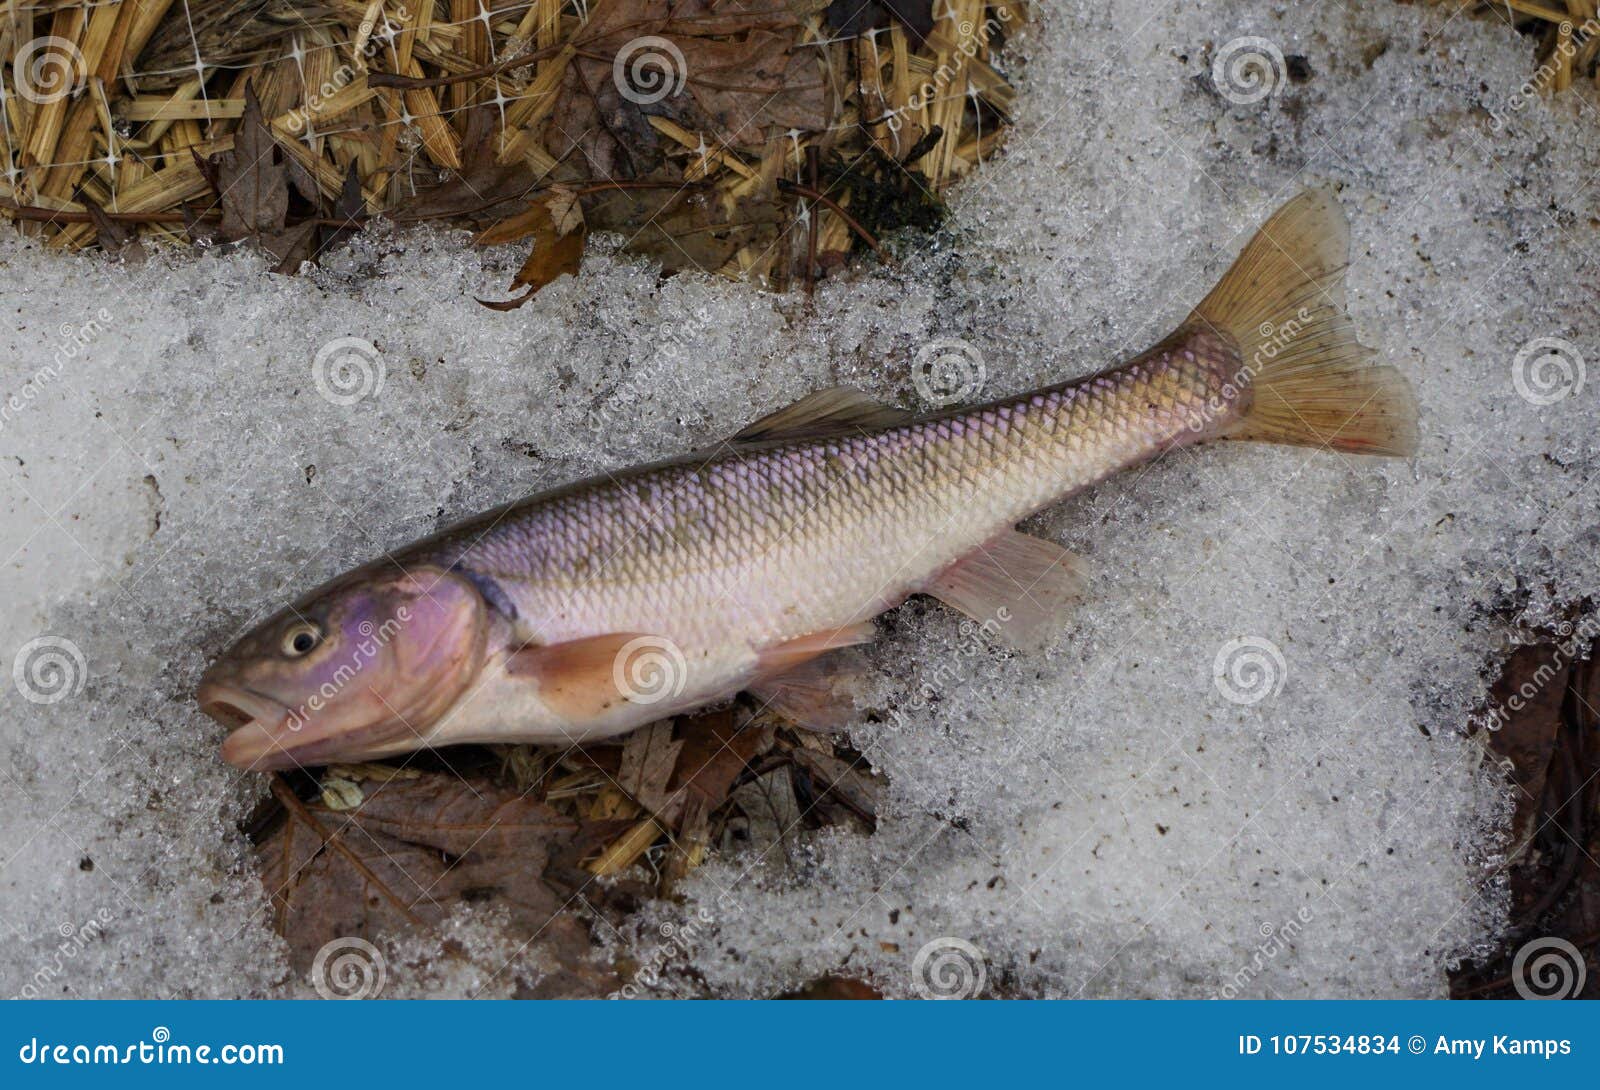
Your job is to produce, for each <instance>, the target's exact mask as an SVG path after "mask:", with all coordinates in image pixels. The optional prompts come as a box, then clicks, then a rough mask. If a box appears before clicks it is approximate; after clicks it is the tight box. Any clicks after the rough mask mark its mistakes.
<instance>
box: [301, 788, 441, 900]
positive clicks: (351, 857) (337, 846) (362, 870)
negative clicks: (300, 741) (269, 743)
mask: <svg viewBox="0 0 1600 1090" xmlns="http://www.w3.org/2000/svg"><path fill="white" fill-rule="evenodd" d="M272 793H273V794H274V795H275V796H277V799H278V801H279V802H281V803H283V805H284V807H285V808H286V809H287V810H288V811H289V813H290V814H291V815H293V816H294V817H295V818H296V819H298V820H299V821H300V822H301V823H302V824H304V825H305V826H307V827H308V828H309V829H311V831H312V832H314V833H316V834H317V837H318V839H320V840H321V841H322V846H323V847H325V848H332V849H333V850H334V851H336V852H338V853H339V854H340V855H342V856H344V858H345V860H346V862H348V863H349V864H350V865H351V866H352V867H354V868H355V869H356V872H357V873H358V874H360V875H361V877H363V878H365V879H366V880H367V881H368V882H371V883H372V884H373V885H374V886H376V887H377V890H378V892H379V893H381V894H383V897H384V900H386V901H388V902H389V903H390V904H391V905H393V906H394V907H395V909H396V910H398V911H399V913H400V914H401V915H402V916H404V917H405V918H406V920H407V921H408V922H409V923H411V924H412V925H413V926H415V927H420V928H423V929H425V930H427V929H429V928H428V923H427V921H426V920H424V919H423V918H422V917H421V916H418V915H417V914H416V913H415V912H413V911H412V910H411V906H410V905H408V904H406V903H405V902H404V901H402V900H401V899H400V897H399V895H398V894H396V893H395V891H394V890H392V889H390V888H389V884H388V883H387V882H385V881H384V880H383V879H382V878H379V877H378V876H377V875H376V874H375V873H373V870H372V868H371V867H369V866H367V864H366V863H365V862H363V861H362V859H361V858H360V856H358V855H356V853H355V852H353V851H351V850H350V847H349V845H347V844H346V843H345V842H344V841H342V840H340V839H339V834H338V833H330V832H328V830H326V829H324V828H323V827H322V822H320V821H318V820H317V816H316V815H315V814H313V813H312V812H311V810H310V808H309V807H307V806H306V804H305V803H303V802H301V801H300V796H298V795H296V794H295V793H294V789H293V788H291V787H290V786H289V781H287V780H285V779H284V778H283V773H281V772H274V773H273V774H272Z"/></svg>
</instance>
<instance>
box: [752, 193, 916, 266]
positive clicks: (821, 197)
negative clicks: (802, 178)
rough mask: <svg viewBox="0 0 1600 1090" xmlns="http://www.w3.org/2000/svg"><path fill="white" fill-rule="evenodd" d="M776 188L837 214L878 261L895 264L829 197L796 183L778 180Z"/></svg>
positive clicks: (863, 228) (837, 203) (868, 234)
mask: <svg viewBox="0 0 1600 1090" xmlns="http://www.w3.org/2000/svg"><path fill="white" fill-rule="evenodd" d="M778 188H779V189H786V190H790V191H792V192H794V193H798V194H800V196H802V197H810V198H811V199H812V200H814V201H820V202H821V203H822V204H823V205H825V206H826V207H828V208H830V209H832V210H833V211H835V212H837V213H838V214H839V218H840V219H842V220H844V222H845V226H846V227H849V228H850V230H852V231H854V232H855V233H856V234H857V235H859V236H860V238H861V241H862V242H865V243H866V244H867V245H868V246H871V247H872V252H873V253H875V254H877V255H878V257H879V259H880V260H882V261H883V262H884V263H885V264H887V265H893V264H894V263H895V260H894V258H892V257H890V256H889V253H888V251H886V250H885V249H884V248H883V247H882V246H879V245H878V240H877V239H875V238H873V237H872V234H871V232H869V231H868V230H867V229H866V228H865V227H863V226H861V225H860V224H859V223H857V222H856V220H855V217H854V216H852V215H851V214H850V213H848V212H846V211H845V210H844V209H843V208H841V207H840V206H839V202H838V201H836V200H834V199H833V198H832V197H829V196H827V195H826V194H824V193H819V192H818V191H817V190H815V189H812V188H811V187H810V186H805V185H800V184H799V183H798V182H789V181H783V180H780V181H779V182H778Z"/></svg>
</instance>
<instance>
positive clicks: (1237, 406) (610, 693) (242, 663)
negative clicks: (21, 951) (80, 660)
mask: <svg viewBox="0 0 1600 1090" xmlns="http://www.w3.org/2000/svg"><path fill="white" fill-rule="evenodd" d="M1343 230H1344V228H1343V219H1342V216H1341V215H1340V214H1339V213H1338V209H1337V205H1336V204H1334V202H1333V201H1332V198H1331V197H1328V196H1327V195H1326V194H1303V195H1302V196H1301V197H1299V198H1296V199H1295V200H1294V201H1291V202H1290V204H1289V205H1286V206H1285V208H1284V209H1282V210H1280V211H1279V213H1277V214H1276V215H1275V216H1274V217H1273V219H1272V220H1270V221H1269V222H1268V224H1267V225H1266V226H1264V227H1263V229H1262V231H1261V233H1260V234H1258V236H1257V238H1256V239H1255V240H1254V241H1253V242H1252V243H1251V244H1250V246H1248V247H1247V248H1246V251H1245V252H1244V254H1243V255H1241V257H1240V259H1239V260H1238V261H1237V262H1236V263H1235V265H1234V268H1233V269H1232V270H1230V272H1229V274H1228V275H1227V276H1226V277H1224V279H1223V281H1222V282H1221V283H1220V284H1219V286H1218V287H1217V288H1216V289H1215V290H1214V291H1213V292H1212V293H1211V295H1210V296H1208V297H1207V299H1206V301H1205V302H1203V303H1202V304H1201V306H1200V307H1198V308H1197V309H1196V311H1195V312H1194V313H1193V314H1192V315H1191V316H1190V318H1189V319H1188V320H1187V321H1185V323H1184V324H1183V325H1182V326H1181V327H1180V328H1179V329H1178V330H1177V331H1175V332H1174V333H1173V334H1172V335H1171V336H1169V337H1167V338H1165V339H1164V340H1163V341H1162V342H1161V343H1160V344H1158V345H1156V346H1155V347H1154V348H1152V349H1150V350H1149V351H1147V352H1145V353H1142V354H1141V355H1139V356H1138V357H1136V358H1134V359H1132V360H1129V361H1127V362H1125V363H1123V364H1121V365H1119V366H1116V367H1113V368H1110V369H1107V370H1105V371H1101V372H1099V373H1097V374H1094V375H1091V376H1089V377H1087V378H1083V379H1079V380H1076V381H1073V382H1067V383H1062V384H1059V385H1055V386H1049V387H1046V388H1044V389H1040V390H1036V391H1032V392H1030V393H1026V394H1021V395H1017V396H1014V397H1009V398H1003V399H1001V400H998V401H994V402H991V403H989V404H986V405H980V406H976V407H970V408H960V409H948V410H944V411H940V412H936V413H932V414H928V415H923V416H915V417H914V416H911V415H910V414H906V413H903V412H901V411H899V410H896V409H893V408H891V407H888V406H884V405H880V404H877V403H874V402H872V401H871V400H870V399H868V398H866V397H865V395H862V394H859V393H857V392H855V391H849V390H842V389H836V390H828V391H823V392H821V393H819V394H815V395H812V396H811V397H809V398H806V399H802V401H800V402H798V403H796V404H795V405H794V406H791V407H789V408H787V409H784V410H780V411H779V412H777V413H774V414H772V415H771V416H769V417H767V418H764V419H763V420H761V421H758V422H756V423H755V424H753V425H751V426H750V427H748V428H746V429H745V430H744V431H742V432H740V433H739V434H738V435H736V436H735V437H734V438H733V439H731V440H729V441H728V442H726V443H723V444H719V445H718V446H716V447H715V448H713V449H711V450H708V451H703V452H700V453H697V454H693V455H689V456H686V457H684V458H680V459H675V460H673V461H671V462H666V463H661V464H657V465H652V466H644V467H638V468H634V469H629V470H624V471H621V472H618V473H615V474H606V475H603V476H601V477H597V478H594V479H591V480H589V481H585V482H581V483H579V484H575V485H570V486H566V487H564V488H560V489H557V490H554V491H552V492H548V493H544V494H541V495H538V496H533V497H530V498H528V499H525V500H522V501H519V502H517V503H514V504H510V505H508V506H506V507H503V508H499V509H497V510H494V511H491V512H488V513H486V514H484V515H481V516H478V517H477V518H474V519H471V520H469V521H467V522H465V523H462V524H460V525H457V526H455V527H452V528H450V529H448V530H446V531H444V532H442V533H440V534H437V535H435V536H434V537H431V538H429V539H427V540H425V541H422V542H419V543H417V544H415V545H412V546H410V547H408V548H405V549H403V550H400V551H399V552H397V553H395V554H393V555H392V556H389V557H386V558H384V559H383V560H382V561H379V562H376V563H374V564H373V565H369V566H368V567H366V568H364V569H360V570H358V571H357V572H355V573H352V574H350V575H347V576H345V577H342V578H341V579H339V580H335V581H334V582H333V583H331V584H329V585H328V586H327V587H324V588H319V589H318V590H317V591H314V592H312V593H311V594H310V595H307V596H306V597H305V598H304V599H302V600H301V601H299V602H297V603H295V604H294V605H293V606H291V607H289V608H288V609H286V610H285V611H283V612H282V613H280V614H279V615H278V616H275V617H274V618H272V619H270V620H269V621H267V622H266V623H265V624H263V625H262V626H260V627H259V628H258V629H257V630H256V631H255V632H254V633H252V634H251V635H250V636H247V637H246V638H245V639H244V640H243V641H241V643H240V644H239V645H238V646H236V647H235V648H234V649H232V650H230V651H229V652H228V653H227V654H225V655H224V656H223V657H222V658H221V659H220V660H219V661H218V663H217V664H216V665H215V666H213V668H212V669H211V670H210V671H208V673H207V675H206V678H205V679H203V683H202V687H201V694H200V699H201V703H202V705H203V706H205V707H207V708H208V710H210V711H211V712H212V714H214V715H217V717H218V718H221V719H223V720H224V721H225V722H228V723H229V724H230V725H233V726H236V727H237V728H238V729H237V730H236V731H235V733H234V735H232V736H230V738H229V739H228V741H227V743H225V746H224V756H225V757H227V758H228V759H229V760H231V761H233V762H234V763H236V764H240V765H242V766H246V767H257V768H265V767H282V766H284V765H288V764H295V763H318V762H321V761H324V760H330V759H355V758H358V757H359V758H365V757H374V756H384V755H388V754H392V753H398V752H404V751H407V750H411V749H416V748H419V747H421V746H425V745H440V744H445V743H453V742H468V741H480V742H481V741H531V742H552V741H564V742H583V741H591V740H594V739H597V738H604V737H608V736H613V735H616V734H620V733H622V732H625V731H627V730H631V729H633V728H635V727H638V726H641V725H643V724H645V723H648V722H651V721H654V720H658V719H661V718H663V717H665V716H668V715H671V714H674V713H676V712H681V711H685V710H688V709H692V708H696V707H700V706H703V705H706V704H708V703H712V702H715V701H718V700H722V699H726V698H728V697H730V696H732V695H734V694H736V693H737V692H739V691H741V690H746V689H748V690H752V691H754V692H756V693H757V695H759V696H762V697H764V698H765V699H767V700H769V701H771V702H772V703H774V704H775V705H776V706H777V708H778V709H779V710H780V711H783V712H784V713H785V714H789V715H791V716H792V717H794V718H796V719H798V720H801V721H802V722H808V723H809V724H811V725H816V726H838V725H841V724H842V723H843V722H845V721H847V718H848V713H849V709H848V701H847V700H845V699H843V698H842V697H841V696H840V694H839V693H838V692H837V691H836V690H835V687H834V686H832V685H831V684H830V682H829V678H828V676H827V670H826V669H825V665H824V664H825V663H827V662H828V661H829V659H828V654H829V652H832V651H836V650H839V649H841V648H843V647H847V646H850V645H852V644H857V643H863V642H866V641H867V640H868V639H870V638H871V625H870V622H871V620H872V618H873V617H875V616H877V615H878V614H880V613H882V612H884V611H886V610H888V609H892V608H894V607H895V606H896V605H898V604H899V603H901V602H902V601H904V600H905V599H906V598H907V597H909V596H910V595H913V594H918V593H926V594H931V595H933V596H935V597H938V598H940V599H942V600H943V601H945V602H947V603H948V604H950V605H952V606H954V607H955V608H957V609H960V610H962V611H963V612H965V613H967V614H968V615H970V616H972V617H973V618H974V619H976V620H978V621H979V622H980V623H982V624H983V625H984V626H985V628H986V630H988V631H990V632H992V633H994V634H995V635H996V636H997V637H998V638H999V639H1001V640H1003V641H1006V642H1010V643H1013V644H1017V645H1020V646H1027V645H1030V644H1034V643H1037V642H1039V641H1040V639H1041V638H1047V637H1048V636H1049V635H1050V634H1051V633H1053V632H1055V631H1058V630H1059V628H1060V625H1061V623H1062V614H1063V610H1064V606H1065V603H1066V602H1067V601H1068V599H1070V598H1071V597H1072V596H1073V594H1075V593H1076V592H1077V589H1078V586H1079V583H1080V578H1079V576H1078V565H1077V564H1076V563H1075V561H1074V558H1072V557H1071V556H1070V555H1069V554H1068V553H1067V552H1066V551H1065V550H1063V549H1061V548H1060V547H1059V546H1058V545H1055V544H1054V543H1052V542H1048V541H1044V540H1041V539H1038V538H1033V537H1029V536H1026V535H1023V534H1020V533H1018V532H1017V531H1016V530H1014V529H1013V527H1014V525H1015V524H1016V523H1017V522H1018V521H1020V520H1022V519H1024V518H1026V517H1027V516H1028V515H1030V514H1032V513H1034V512H1036V511H1038V510H1040V509H1042V508H1044V507H1047V506H1049V505H1050V504H1052V503H1055V502H1058V501H1059V500H1061V499H1062V498H1064V497H1066V496H1069V495H1071V494H1073V493H1075V492H1077V491H1080V490H1082V489H1084V488H1087V487H1089V486H1091V485H1093V484H1094V483H1095V482H1097V481H1100V480H1102V479H1104V478H1105V477H1107V476H1109V475H1111V474H1113V473H1115V472H1117V471H1119V470H1121V469H1123V468H1126V467H1128V466H1131V465H1135V464H1138V463H1140V462H1143V461H1147V460H1149V459H1151V458H1154V457H1156V456H1158V455H1160V454H1161V453H1162V452H1164V451H1167V450H1170V449H1173V448H1174V447H1177V446H1182V445H1187V444H1192V443H1197V442H1202V441H1205V440H1210V439H1218V438H1240V439H1257V440H1265V441H1275V442H1289V443H1298V444H1302V445H1321V446H1328V447H1332V448H1335V449H1341V450H1347V451H1352V452H1358V453H1392V454H1402V453H1406V452H1407V451H1408V450H1409V449H1410V448H1411V447H1412V446H1413V445H1414V443H1415V409H1414V406H1413V405H1412V403H1411V402H1410V398H1409V392H1408V390H1407V389H1406V387H1405V384H1404V380H1403V379H1401V378H1400V377H1399V376H1398V375H1397V374H1395V373H1394V372H1393V371H1392V370H1391V369H1388V368H1376V367H1371V366H1369V365H1368V364H1367V362H1366V360H1365V358H1364V352H1363V351H1362V350H1360V348H1359V345H1357V344H1356V342H1355V339H1354V335H1353V332H1352V331H1351V329H1350V327H1349V323H1348V319H1347V318H1345V317H1344V314H1343V309H1342V297H1341V296H1340V294H1339V287H1340V284H1339V278H1340V276H1341V274H1342V269H1343V260H1344V248H1345V241H1344V234H1343ZM1286 331H1287V332H1286ZM375 597H376V598H377V599H382V600H381V601H377V600H375ZM402 613H403V614H405V616H401V614H402ZM363 624H365V625H366V626H367V628H365V629H363V628H362V625H363ZM352 625H354V630H353V632H352V630H351V626H352ZM375 634H376V635H377V636H380V637H382V638H381V639H375V638H374V636H375ZM373 644H376V646H371V645H373ZM302 645H303V646H304V650H303V651H302V650H300V649H299V648H300V647H301V646H302ZM363 647H366V648H367V649H366V651H365V652H364V653H362V654H358V653H357V652H360V651H361V650H362V648H363ZM358 660H359V661H358ZM397 671H399V672H400V673H403V674H405V675H407V678H406V680H405V681H404V682H401V681H399V680H397V679H396V678H395V677H394V676H392V675H395V674H396V672H397ZM407 686H409V689H407V690H406V693H405V694H403V695H404V699H398V698H396V699H390V698H389V695H388V694H389V693H390V690H396V691H399V690H400V689H406V687H407ZM308 693H309V694H311V696H313V697H316V699H315V700H314V701H313V700H311V699H310V698H309V697H308V696H307V694H308ZM363 693H365V694H366V695H365V696H363V695H362V694H363ZM374 695H376V696H377V697H379V698H381V699H380V700H377V701H374V699H373V696H374ZM297 698H298V699H297ZM408 701H409V703H408ZM312 705H314V706H312ZM379 705H382V707H380V706H379ZM219 713H220V714H219Z"/></svg>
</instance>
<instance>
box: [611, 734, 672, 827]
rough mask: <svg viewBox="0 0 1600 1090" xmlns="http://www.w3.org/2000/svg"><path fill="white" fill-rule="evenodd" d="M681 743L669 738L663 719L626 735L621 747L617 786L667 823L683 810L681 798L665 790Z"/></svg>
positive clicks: (670, 736)
mask: <svg viewBox="0 0 1600 1090" xmlns="http://www.w3.org/2000/svg"><path fill="white" fill-rule="evenodd" d="M682 749H683V742H682V741H681V740H680V741H675V740H674V739H673V737H672V720H670V719H663V720H662V721H661V722H659V723H655V724H652V725H651V726H648V727H645V728H643V729H641V730H636V731H634V732H633V733H632V734H630V735H628V740H627V741H626V742H625V743H623V746H622V767H621V769H620V771H619V772H618V773H617V785H618V786H619V787H621V788H622V790H624V791H626V792H627V793H628V794H629V795H631V796H632V797H633V800H634V801H635V802H637V803H638V804H639V805H640V806H643V807H644V808H645V809H646V810H648V811H650V812H651V813H652V814H654V815H655V816H656V817H658V818H660V819H661V820H663V821H667V822H671V821H672V820H673V819H674V818H676V817H677V816H678V814H679V813H680V812H681V811H682V809H683V795H682V794H681V793H679V794H676V795H672V794H670V793H669V792H668V790H667V787H668V783H669V781H670V780H671V779H672V771H673V769H674V768H676V767H677V765H678V753H679V751H680V750H682Z"/></svg>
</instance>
